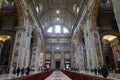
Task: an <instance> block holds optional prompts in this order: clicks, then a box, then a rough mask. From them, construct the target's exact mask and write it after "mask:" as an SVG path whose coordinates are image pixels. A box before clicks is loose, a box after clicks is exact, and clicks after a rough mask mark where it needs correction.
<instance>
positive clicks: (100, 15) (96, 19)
mask: <svg viewBox="0 0 120 80" xmlns="http://www.w3.org/2000/svg"><path fill="white" fill-rule="evenodd" d="M102 1H107V0H94V5H93V6H92V11H91V18H90V19H91V27H92V28H94V27H99V30H98V33H99V34H100V38H101V43H102V42H105V43H104V44H105V45H108V47H107V48H108V49H109V50H108V52H105V51H104V49H105V48H106V46H105V47H104V45H103V44H102V51H103V57H104V62H105V63H106V64H107V67H109V70H111V69H112V70H113V68H114V69H115V70H116V71H120V69H118V67H120V60H118V61H117V60H115V59H116V57H115V56H116V54H117V53H119V54H120V52H119V49H120V47H119V42H120V39H119V38H120V37H119V32H118V30H117V27H118V26H117V25H115V24H114V25H111V23H113V19H114V12H113V11H112V10H113V9H112V10H111V11H107V10H104V9H103V10H104V11H103V10H102V9H101V8H102V7H101V6H100V5H101V3H102ZM111 16H112V17H111ZM110 19H111V20H110ZM100 20H101V21H103V20H104V23H105V21H107V22H106V24H104V23H103V22H100ZM110 21H111V22H110ZM114 21H115V20H114ZM108 25H109V26H108ZM105 35H111V36H116V37H117V38H116V39H115V40H113V41H109V40H103V37H104V36H105ZM115 46H117V47H115ZM114 47H115V48H117V49H118V50H116V49H114ZM109 51H110V52H109ZM104 53H110V54H109V58H110V56H111V57H114V59H112V60H111V61H114V62H115V67H114V62H113V63H109V62H111V61H109V59H108V58H107V59H105V58H106V54H104ZM107 60H108V61H107Z"/></svg>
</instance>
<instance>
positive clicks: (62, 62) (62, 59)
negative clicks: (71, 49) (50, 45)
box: [61, 45, 65, 69]
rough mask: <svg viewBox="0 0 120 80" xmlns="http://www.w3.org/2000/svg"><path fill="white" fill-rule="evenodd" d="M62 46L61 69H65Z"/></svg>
mask: <svg viewBox="0 0 120 80" xmlns="http://www.w3.org/2000/svg"><path fill="white" fill-rule="evenodd" d="M64 56H65V55H64V45H62V51H61V69H64V68H65V62H64V61H65V60H64Z"/></svg>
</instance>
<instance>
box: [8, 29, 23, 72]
mask: <svg viewBox="0 0 120 80" xmlns="http://www.w3.org/2000/svg"><path fill="white" fill-rule="evenodd" d="M23 33H24V28H18V30H17V32H16V37H15V42H14V48H13V54H12V59H11V66H10V73H12V70H13V67H18V66H19V63H20V60H19V59H21V60H22V59H23V57H21V56H20V55H21V54H22V52H21V51H22V50H21V47H22V45H21V43H22V41H23V40H22V39H23Z"/></svg>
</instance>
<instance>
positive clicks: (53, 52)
mask: <svg viewBox="0 0 120 80" xmlns="http://www.w3.org/2000/svg"><path fill="white" fill-rule="evenodd" d="M51 68H53V69H54V68H55V45H52V53H51Z"/></svg>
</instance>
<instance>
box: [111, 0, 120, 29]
mask: <svg viewBox="0 0 120 80" xmlns="http://www.w3.org/2000/svg"><path fill="white" fill-rule="evenodd" d="M112 3H113V10H114V13H115V18H116V21H117V24H118V29H119V31H120V8H119V7H120V0H112Z"/></svg>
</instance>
